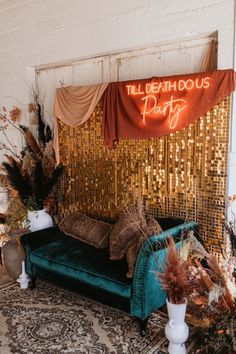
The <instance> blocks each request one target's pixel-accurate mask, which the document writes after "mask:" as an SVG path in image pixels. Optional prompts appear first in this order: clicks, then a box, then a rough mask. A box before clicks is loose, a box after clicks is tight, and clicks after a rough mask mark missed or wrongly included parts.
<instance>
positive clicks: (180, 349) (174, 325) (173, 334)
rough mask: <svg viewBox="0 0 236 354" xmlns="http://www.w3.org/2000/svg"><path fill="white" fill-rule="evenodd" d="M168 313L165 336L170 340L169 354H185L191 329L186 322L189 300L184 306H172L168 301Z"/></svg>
mask: <svg viewBox="0 0 236 354" xmlns="http://www.w3.org/2000/svg"><path fill="white" fill-rule="evenodd" d="M166 303H167V311H168V316H169V321H168V323H167V325H166V327H165V334H166V337H167V339H168V340H169V346H168V352H169V354H185V353H186V348H185V342H186V340H187V338H188V335H189V329H188V326H187V324H186V322H185V313H186V307H187V300H186V301H185V303H184V304H172V303H171V302H169V301H168V300H166Z"/></svg>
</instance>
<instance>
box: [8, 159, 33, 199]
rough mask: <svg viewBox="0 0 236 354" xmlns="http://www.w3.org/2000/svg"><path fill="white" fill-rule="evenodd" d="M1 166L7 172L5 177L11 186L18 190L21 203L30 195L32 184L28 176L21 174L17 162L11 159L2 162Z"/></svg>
mask: <svg viewBox="0 0 236 354" xmlns="http://www.w3.org/2000/svg"><path fill="white" fill-rule="evenodd" d="M2 166H3V167H4V168H5V170H6V172H7V177H8V179H9V182H10V184H11V186H12V187H13V188H14V189H15V190H17V191H18V193H19V196H20V199H21V201H22V202H23V203H25V202H26V200H27V199H29V198H30V196H31V195H32V185H31V180H30V178H29V177H28V176H27V175H26V176H24V175H23V174H22V171H21V169H20V167H19V166H18V164H17V162H16V161H15V160H13V161H12V162H11V163H8V162H3V163H2Z"/></svg>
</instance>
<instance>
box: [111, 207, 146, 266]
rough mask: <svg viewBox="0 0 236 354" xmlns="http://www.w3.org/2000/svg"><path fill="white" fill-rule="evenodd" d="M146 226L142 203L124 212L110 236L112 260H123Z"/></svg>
mask: <svg viewBox="0 0 236 354" xmlns="http://www.w3.org/2000/svg"><path fill="white" fill-rule="evenodd" d="M146 226H147V223H146V219H145V215H144V210H143V205H142V203H140V202H137V203H135V204H134V205H132V206H130V207H129V208H128V209H127V210H125V211H123V212H122V213H121V214H120V217H119V220H118V221H117V223H116V224H115V225H114V226H113V229H112V231H111V234H110V241H109V251H110V259H112V260H117V259H121V258H123V257H124V255H125V253H126V250H127V248H128V246H129V245H130V243H132V242H133V241H134V239H135V238H137V234H138V233H139V232H140V230H141V229H142V228H145V227H146Z"/></svg>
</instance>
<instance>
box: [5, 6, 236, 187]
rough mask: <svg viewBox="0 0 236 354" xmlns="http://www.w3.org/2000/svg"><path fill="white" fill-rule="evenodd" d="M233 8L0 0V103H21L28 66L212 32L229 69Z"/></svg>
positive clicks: (25, 97) (25, 95)
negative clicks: (216, 36)
mask: <svg viewBox="0 0 236 354" xmlns="http://www.w3.org/2000/svg"><path fill="white" fill-rule="evenodd" d="M234 14H235V1H234V0H119V1H117V0H99V1H98V0H0V53H1V55H0V107H1V106H3V105H6V106H7V107H9V108H11V106H12V105H13V104H18V105H19V102H20V103H21V104H25V103H27V101H28V96H29V91H30V89H29V87H28V86H27V82H31V81H32V75H33V72H34V70H33V69H32V67H35V66H38V65H45V64H48V63H53V62H60V61H66V60H71V59H75V58H82V57H84V58H85V57H93V56H97V55H101V54H105V53H108V52H110V53H112V52H117V51H124V50H127V49H132V48H138V47H142V46H145V47H148V46H149V45H150V46H152V45H154V44H159V43H160V44H162V43H165V42H168V41H170V42H172V41H173V40H175V39H178V40H179V39H182V38H183V39H184V38H186V37H192V36H198V35H201V34H203V33H212V32H215V31H218V40H219V57H218V67H219V68H231V67H232V66H233V57H234V50H235V49H234V21H235V18H234ZM22 107H23V108H25V109H26V106H24V105H23V106H22ZM235 125H236V124H235ZM234 130H235V132H236V128H235V129H234ZM0 138H1V137H0ZM235 145H236V144H232V146H231V150H232V151H231V152H236V147H235ZM232 156H233V155H232ZM234 156H235V155H234ZM232 161H233V158H232ZM231 170H232V168H231V167H230V175H231V176H232V177H231V180H232V181H233V175H232V173H234V172H232V171H233V170H232V171H231ZM234 171H235V175H236V164H234ZM235 179H236V177H235ZM235 184H236V183H235ZM232 188H233V187H231V184H230V190H232ZM235 190H236V186H235Z"/></svg>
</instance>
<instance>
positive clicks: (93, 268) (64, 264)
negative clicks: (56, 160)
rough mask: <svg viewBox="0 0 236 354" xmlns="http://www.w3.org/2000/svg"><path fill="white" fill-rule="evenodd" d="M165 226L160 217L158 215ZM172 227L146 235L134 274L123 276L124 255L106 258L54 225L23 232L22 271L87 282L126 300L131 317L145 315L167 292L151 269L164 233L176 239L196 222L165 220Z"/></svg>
mask: <svg viewBox="0 0 236 354" xmlns="http://www.w3.org/2000/svg"><path fill="white" fill-rule="evenodd" d="M161 225H162V227H163V229H164V230H165V219H161ZM166 225H168V227H169V225H171V226H173V227H171V228H169V229H167V230H165V231H163V232H162V233H161V234H160V235H156V236H152V237H150V238H149V239H148V240H147V241H146V242H145V243H144V245H143V247H142V249H141V250H140V252H139V256H138V260H137V263H136V268H135V274H134V278H133V279H127V278H126V272H127V264H126V261H125V260H119V261H111V260H109V254H108V250H107V249H106V250H101V249H97V248H95V247H93V246H90V245H87V244H84V243H83V242H81V241H79V240H77V239H74V238H71V237H69V236H67V235H65V234H64V233H63V232H61V231H60V230H59V229H58V228H57V227H51V228H48V229H44V230H40V231H36V232H33V233H30V234H26V235H24V236H23V237H22V239H21V240H22V244H23V247H24V249H25V254H26V271H27V273H28V274H29V275H31V276H38V275H41V274H44V276H45V277H47V273H50V274H55V275H56V276H57V278H58V277H59V276H61V277H65V278H66V279H70V281H71V282H73V283H79V282H81V283H82V284H83V283H84V284H87V285H88V286H91V287H93V288H94V289H101V290H102V291H105V292H107V293H109V294H111V296H112V294H113V295H117V296H119V297H120V298H121V299H126V300H127V301H128V302H129V304H130V306H129V308H130V314H131V316H134V317H137V318H140V319H145V318H147V317H148V316H149V315H150V314H151V313H152V312H153V311H155V310H156V309H158V308H159V307H160V306H162V305H163V304H164V303H165V300H166V293H165V292H164V291H163V289H162V288H161V285H160V283H159V280H158V276H157V274H156V271H157V270H160V269H161V267H162V265H163V262H164V259H165V256H166V248H165V247H166V244H165V240H166V237H167V235H171V236H173V237H174V238H175V239H176V242H177V243H178V239H179V237H180V235H181V232H182V231H183V230H189V229H195V228H197V224H196V223H195V222H190V223H183V222H182V221H181V220H174V219H166Z"/></svg>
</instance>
